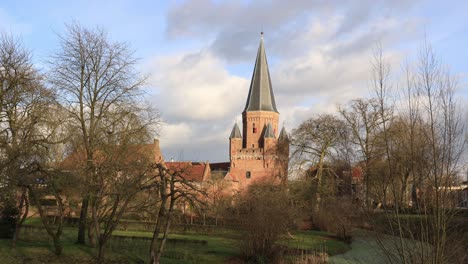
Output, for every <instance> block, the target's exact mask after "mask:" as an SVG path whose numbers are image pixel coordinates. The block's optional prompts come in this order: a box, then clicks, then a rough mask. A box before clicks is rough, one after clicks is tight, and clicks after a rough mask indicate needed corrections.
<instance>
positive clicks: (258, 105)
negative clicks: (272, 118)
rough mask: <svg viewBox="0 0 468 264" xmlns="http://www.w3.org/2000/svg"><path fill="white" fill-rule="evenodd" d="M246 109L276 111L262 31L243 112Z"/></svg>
mask: <svg viewBox="0 0 468 264" xmlns="http://www.w3.org/2000/svg"><path fill="white" fill-rule="evenodd" d="M246 111H272V112H278V110H276V103H275V97H274V95H273V88H272V86H271V79H270V72H269V70H268V62H267V58H266V52H265V47H264V45H263V32H262V33H261V37H260V46H259V47H258V51H257V59H256V60H255V68H254V71H253V74H252V80H251V82H250V89H249V96H248V97H247V103H246V104H245V109H244V112H246Z"/></svg>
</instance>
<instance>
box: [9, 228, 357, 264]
mask: <svg viewBox="0 0 468 264" xmlns="http://www.w3.org/2000/svg"><path fill="white" fill-rule="evenodd" d="M38 220H39V219H28V220H27V222H26V224H27V225H30V226H35V227H36V228H34V227H30V228H27V227H26V228H24V229H23V233H22V236H21V240H20V241H19V243H18V246H17V248H16V249H10V240H0V263H6V264H9V263H47V264H55V263H93V262H94V259H95V256H96V249H94V248H91V247H88V246H82V245H77V244H75V239H76V228H74V227H65V228H64V233H63V235H62V241H63V255H62V256H55V255H54V253H53V245H52V242H51V240H50V239H49V237H48V236H47V234H46V232H45V231H44V230H43V229H41V228H37V227H39V226H41V223H40V221H38ZM114 235H116V236H119V237H114V238H113V239H111V240H110V241H109V243H108V245H107V250H106V260H107V263H136V262H141V261H146V262H147V260H148V259H147V258H148V255H149V253H148V251H149V245H150V240H149V239H148V238H151V237H152V233H151V232H145V231H123V230H116V231H115V232H114ZM238 236H239V235H238V234H237V232H236V231H235V230H226V229H220V230H219V233H218V232H216V231H212V232H210V233H203V234H200V233H196V232H193V231H192V232H190V231H189V232H184V233H178V234H170V235H169V240H168V242H167V244H166V248H165V253H164V255H163V259H162V263H182V264H184V263H186V264H191V263H207V264H209V263H224V262H226V260H228V259H232V258H238V257H239V255H240V251H239V240H238ZM145 238H146V239H145ZM280 243H281V244H282V245H284V246H287V247H288V248H293V249H306V250H318V251H327V252H328V253H330V254H337V253H341V252H344V251H346V250H347V249H349V246H348V245H347V244H345V243H343V242H340V241H336V240H334V239H332V238H330V237H329V236H328V234H327V233H323V232H317V231H300V232H295V233H294V234H293V239H290V238H285V239H283V240H282V241H281V242H280Z"/></svg>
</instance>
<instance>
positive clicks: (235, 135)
mask: <svg viewBox="0 0 468 264" xmlns="http://www.w3.org/2000/svg"><path fill="white" fill-rule="evenodd" d="M229 138H230V139H231V138H242V134H241V132H240V129H239V126H238V125H237V123H236V124H234V127H233V128H232V131H231V135H230V136H229Z"/></svg>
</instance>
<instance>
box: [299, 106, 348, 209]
mask: <svg viewBox="0 0 468 264" xmlns="http://www.w3.org/2000/svg"><path fill="white" fill-rule="evenodd" d="M345 134H346V128H345V123H344V122H343V121H342V120H340V119H338V118H337V117H335V116H332V115H320V116H317V117H316V118H311V119H309V120H307V121H305V122H303V123H302V124H301V125H300V126H299V127H298V128H297V129H295V130H294V131H293V141H292V145H293V147H294V148H295V150H294V152H293V155H299V156H301V157H302V160H303V161H305V162H313V163H315V164H317V173H316V175H315V177H316V179H317V188H318V189H317V190H318V191H317V194H316V209H317V211H318V209H319V206H320V195H321V193H322V175H323V165H324V161H325V158H326V157H328V156H329V155H330V153H331V152H332V151H333V147H335V146H337V145H338V142H340V140H341V139H343V138H344V137H345Z"/></svg>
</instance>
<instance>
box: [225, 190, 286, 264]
mask: <svg viewBox="0 0 468 264" xmlns="http://www.w3.org/2000/svg"><path fill="white" fill-rule="evenodd" d="M233 214H235V215H236V218H237V222H238V223H239V227H240V229H241V232H242V238H241V252H242V254H243V256H244V257H245V259H246V260H247V262H249V263H275V262H276V261H278V260H279V258H280V256H281V252H282V250H281V247H280V246H278V245H276V242H277V241H278V240H279V239H280V238H281V236H283V235H285V234H286V233H287V232H288V230H290V229H291V228H292V227H293V219H294V213H293V211H292V207H291V206H290V203H289V197H288V193H287V191H286V189H285V188H283V187H282V186H278V185H272V184H267V183H256V184H252V185H251V186H250V187H249V188H248V189H247V190H246V192H245V193H243V194H241V195H240V196H239V198H238V200H237V201H236V206H235V209H234V212H233Z"/></svg>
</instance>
